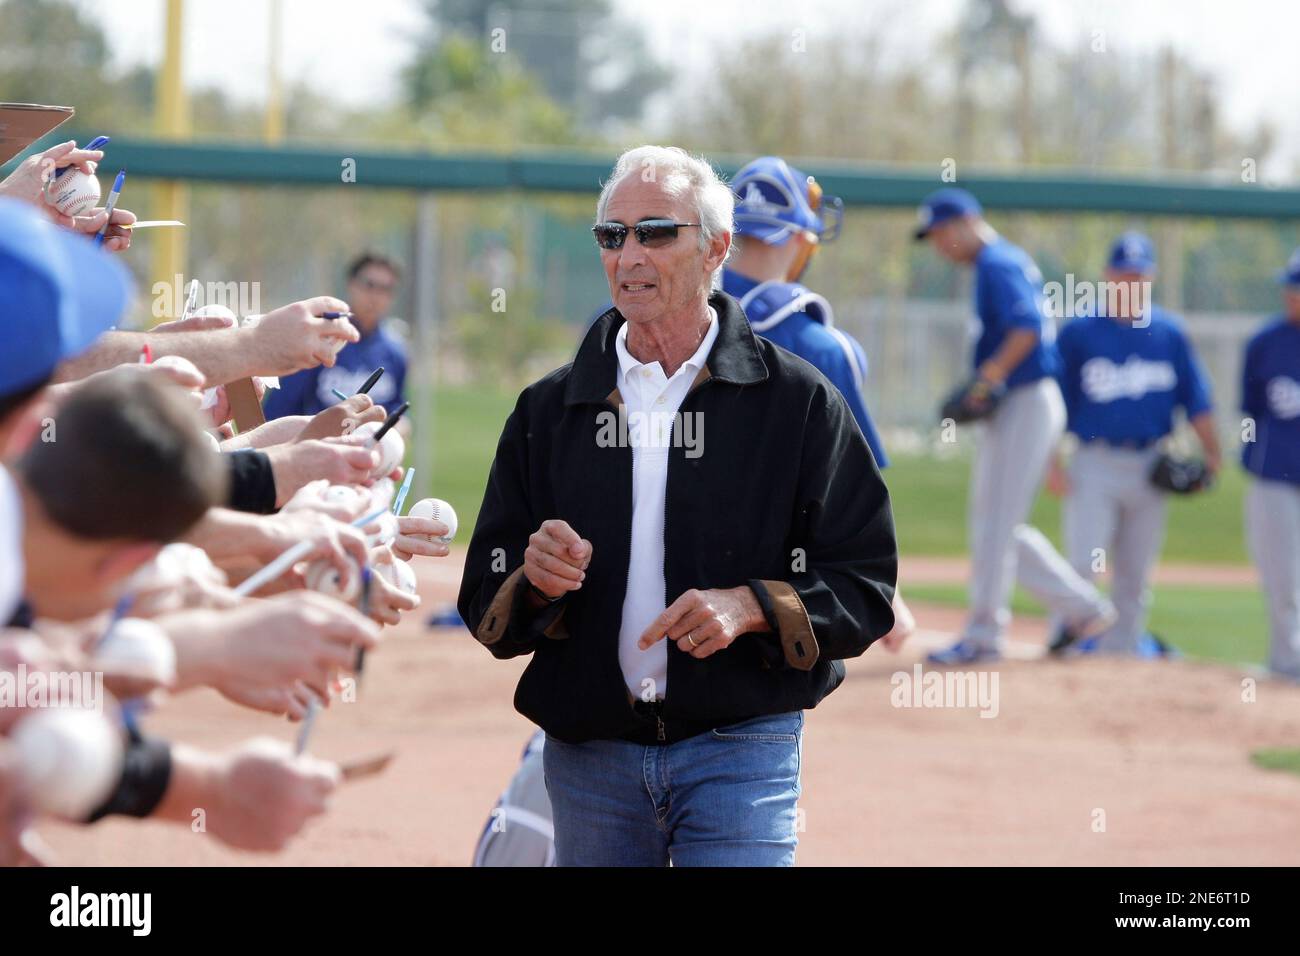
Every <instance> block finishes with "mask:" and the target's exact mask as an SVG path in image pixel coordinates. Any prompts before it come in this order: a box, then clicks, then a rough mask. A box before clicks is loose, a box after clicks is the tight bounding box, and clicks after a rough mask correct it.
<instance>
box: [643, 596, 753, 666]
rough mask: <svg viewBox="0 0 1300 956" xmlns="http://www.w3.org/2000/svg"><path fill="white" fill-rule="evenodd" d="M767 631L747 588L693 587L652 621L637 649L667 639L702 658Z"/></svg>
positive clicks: (693, 655) (688, 652) (646, 647)
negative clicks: (737, 640) (735, 642)
mask: <svg viewBox="0 0 1300 956" xmlns="http://www.w3.org/2000/svg"><path fill="white" fill-rule="evenodd" d="M769 630H771V628H770V627H769V626H768V623H767V618H765V617H764V616H763V609H762V607H760V606H759V603H758V598H756V597H754V592H753V591H751V590H750V589H749V588H748V587H738V588H726V589H713V590H709V591H698V590H695V589H694V588H692V589H691V590H689V591H687V592H686V593H685V594H683V595H682V596H681V597H679V598H678V599H677V600H676V601H674V602H673V603H672V604H670V605H669V606H668V607H667V608H665V609H664V612H663V613H662V614H660V615H659V616H658V617H657V618H655V619H654V622H653V623H652V624H651V625H650V626H649V627H648V628H646V630H645V633H644V634H642V635H641V639H640V641H638V642H637V646H638V647H640V648H641V650H643V651H644V650H647V649H648V648H649V647H650V646H651V645H653V644H654V643H655V642H657V641H661V640H663V639H664V638H665V637H667V638H668V639H669V640H671V641H676V642H677V647H678V648H679V649H680V650H683V651H685V652H686V653H687V654H690V655H691V656H692V657H698V658H701V659H702V658H705V657H708V656H709V655H710V654H713V653H715V652H717V651H720V650H722V649H723V648H724V647H728V646H730V644H731V642H732V641H734V640H735V639H736V638H737V637H739V636H740V635H741V634H747V633H749V632H750V631H769Z"/></svg>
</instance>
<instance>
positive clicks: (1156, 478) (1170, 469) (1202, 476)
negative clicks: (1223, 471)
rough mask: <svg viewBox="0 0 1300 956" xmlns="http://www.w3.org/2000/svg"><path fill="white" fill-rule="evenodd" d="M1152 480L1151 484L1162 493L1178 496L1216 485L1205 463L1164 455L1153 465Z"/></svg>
mask: <svg viewBox="0 0 1300 956" xmlns="http://www.w3.org/2000/svg"><path fill="white" fill-rule="evenodd" d="M1150 478H1151V484H1153V485H1155V486H1156V487H1157V488H1159V489H1160V490H1161V491H1168V492H1172V493H1173V494H1176V495H1192V494H1195V493H1196V492H1198V491H1204V490H1205V489H1207V488H1209V487H1211V486H1212V485H1213V484H1214V476H1213V475H1211V474H1210V470H1209V469H1208V468H1206V467H1205V462H1203V461H1196V460H1192V459H1178V458H1174V457H1173V456H1172V455H1163V454H1162V455H1161V456H1160V457H1159V458H1157V459H1156V460H1155V462H1154V463H1153V464H1152V466H1151V473H1150Z"/></svg>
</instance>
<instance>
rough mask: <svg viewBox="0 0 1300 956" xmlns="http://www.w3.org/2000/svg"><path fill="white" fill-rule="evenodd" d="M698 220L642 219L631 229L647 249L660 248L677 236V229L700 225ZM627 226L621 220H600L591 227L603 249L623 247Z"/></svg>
mask: <svg viewBox="0 0 1300 956" xmlns="http://www.w3.org/2000/svg"><path fill="white" fill-rule="evenodd" d="M698 225H699V223H698V222H673V221H672V220H671V219H642V220H641V221H640V222H638V223H637V224H636V225H635V226H632V227H631V231H632V232H635V233H636V241H637V242H639V243H641V245H643V246H645V247H646V248H647V249H658V248H659V247H661V246H666V245H668V244H669V243H670V242H672V241H673V240H674V239H676V238H677V230H678V229H684V228H685V227H687V226H698ZM628 228H629V227H627V226H625V225H623V224H622V223H621V222H598V223H596V225H594V226H592V227H591V231H592V232H593V233H595V234H596V245H598V246H600V248H602V249H622V248H623V243H625V242H627V233H628Z"/></svg>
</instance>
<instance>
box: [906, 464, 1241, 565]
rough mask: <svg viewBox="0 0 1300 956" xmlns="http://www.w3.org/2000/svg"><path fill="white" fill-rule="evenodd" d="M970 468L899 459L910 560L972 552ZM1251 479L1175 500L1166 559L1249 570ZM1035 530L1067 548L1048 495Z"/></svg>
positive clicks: (1224, 481) (1224, 480) (1232, 473)
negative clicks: (1245, 503)
mask: <svg viewBox="0 0 1300 956" xmlns="http://www.w3.org/2000/svg"><path fill="white" fill-rule="evenodd" d="M969 478H970V462H969V460H968V459H966V458H956V457H954V458H951V459H943V460H939V459H935V458H931V457H925V456H907V457H904V456H898V457H895V458H894V459H893V461H892V464H891V465H890V467H889V468H888V469H887V470H886V471H885V481H886V482H887V483H888V485H889V494H890V496H891V497H892V498H893V502H894V520H895V522H896V524H897V526H898V541H899V549H900V550H901V551H902V552H903V553H905V554H918V555H946V556H952V555H960V554H965V553H966V524H965V522H966V500H967V487H968V483H969ZM1244 492H1245V479H1244V478H1243V477H1242V472H1241V469H1240V468H1237V467H1236V466H1235V465H1233V464H1229V465H1228V467H1226V468H1225V469H1224V472H1223V475H1222V477H1221V479H1220V481H1219V484H1218V486H1217V487H1216V488H1214V489H1213V490H1212V491H1210V492H1208V493H1206V494H1201V495H1193V496H1190V497H1188V498H1181V499H1180V498H1176V497H1175V498H1173V499H1172V500H1171V501H1170V505H1169V526H1168V532H1167V534H1166V536H1165V548H1164V553H1163V555H1162V557H1163V559H1164V560H1165V561H1173V562H1178V563H1212V564H1245V563H1248V561H1249V557H1248V555H1247V553H1246V542H1245V537H1244V535H1243V530H1242V529H1243V524H1242V520H1243V519H1242V497H1243V495H1244ZM1030 520H1031V523H1032V524H1034V525H1035V526H1037V527H1038V528H1039V530H1041V531H1042V532H1043V533H1044V534H1046V535H1047V536H1048V537H1049V538H1051V539H1052V541H1053V543H1054V544H1056V546H1057V547H1058V548H1059V547H1060V546H1061V536H1060V529H1061V506H1060V502H1059V501H1057V499H1055V498H1053V497H1052V496H1051V495H1049V494H1047V493H1043V494H1040V495H1039V497H1038V501H1037V502H1036V503H1035V505H1034V510H1033V516H1032V518H1031V519H1030Z"/></svg>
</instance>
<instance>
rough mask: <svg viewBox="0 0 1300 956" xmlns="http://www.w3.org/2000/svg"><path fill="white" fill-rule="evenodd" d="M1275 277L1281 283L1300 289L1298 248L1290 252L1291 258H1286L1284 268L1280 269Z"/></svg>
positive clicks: (1299, 253)
mask: <svg viewBox="0 0 1300 956" xmlns="http://www.w3.org/2000/svg"><path fill="white" fill-rule="evenodd" d="M1277 278H1278V281H1279V282H1281V283H1282V284H1283V285H1289V286H1293V287H1294V288H1297V289H1300V249H1297V250H1296V251H1295V252H1293V253H1291V258H1290V259H1289V260H1287V264H1286V268H1285V269H1283V270H1282V272H1281V273H1280V274H1279V275H1278V277H1277Z"/></svg>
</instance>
